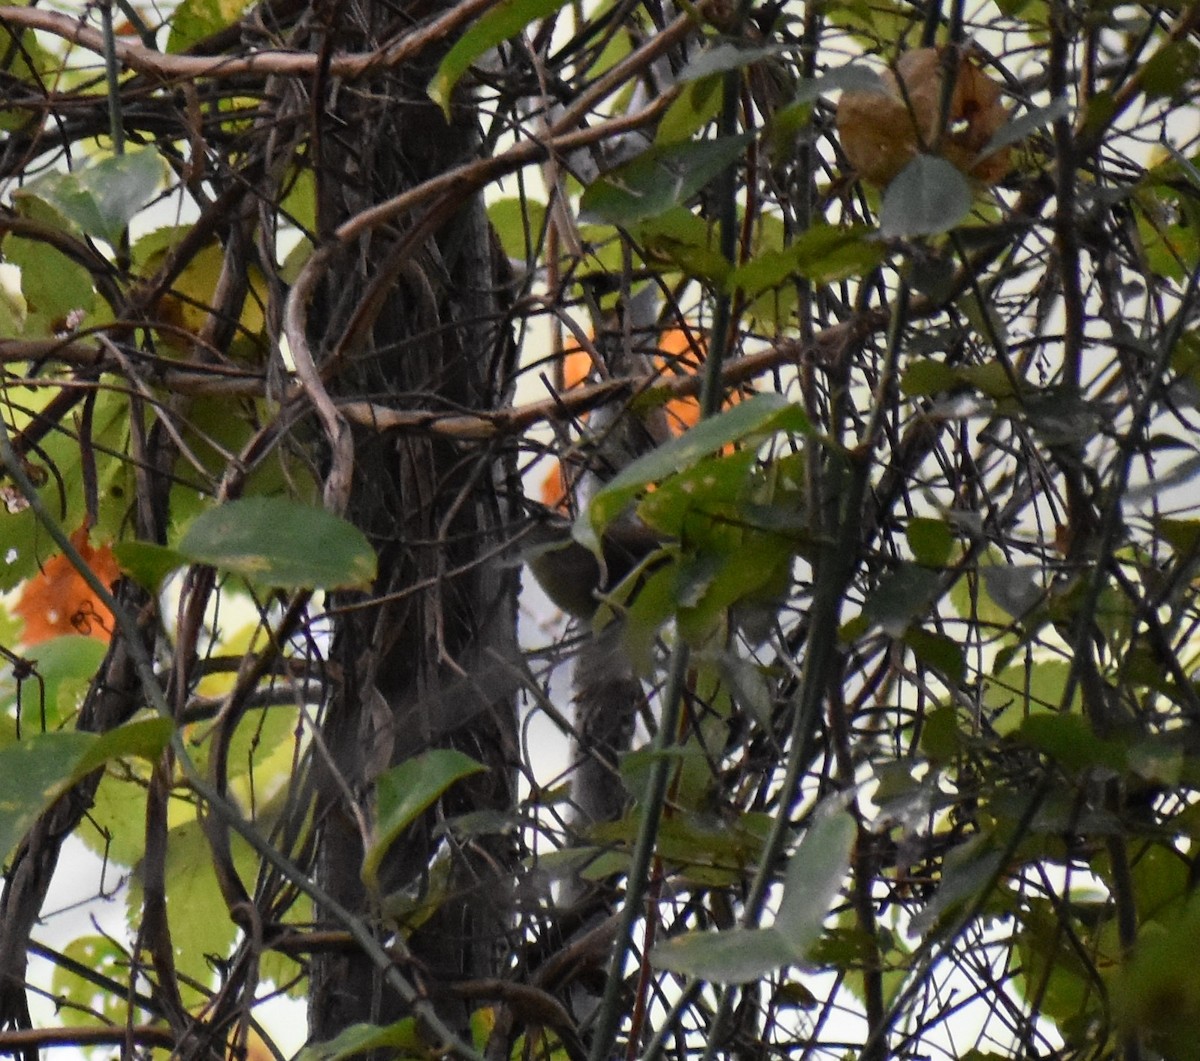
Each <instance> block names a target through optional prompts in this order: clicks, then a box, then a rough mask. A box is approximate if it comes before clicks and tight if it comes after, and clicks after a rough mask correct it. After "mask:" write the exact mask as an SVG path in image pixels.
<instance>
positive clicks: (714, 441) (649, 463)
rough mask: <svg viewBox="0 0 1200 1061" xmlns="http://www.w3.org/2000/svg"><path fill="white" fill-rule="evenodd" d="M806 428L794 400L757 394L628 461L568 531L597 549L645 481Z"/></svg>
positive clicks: (664, 476)
mask: <svg viewBox="0 0 1200 1061" xmlns="http://www.w3.org/2000/svg"><path fill="white" fill-rule="evenodd" d="M810 430H811V427H810V425H809V422H808V417H806V416H805V415H804V411H803V410H802V409H801V408H800V407H799V406H798V405H796V404H794V403H793V402H790V401H788V400H787V399H786V398H785V397H783V395H781V394H757V395H755V396H754V397H752V398H749V399H747V400H746V401H744V402H739V403H738V404H737V405H735V406H733V407H732V408H730V409H726V410H725V411H724V412H723V413H720V414H719V415H717V416H712V417H709V418H707V419H705V420H701V421H700V423H698V424H697V425H696V426H695V427H693V428H692V429H691V430H689V431H686V432H684V433H683V434H682V435H680V436H679V437H678V438H673V439H671V440H670V441H669V442H665V443H664V444H663V445H661V446H659V447H658V448H657V449H655V450H652V451H651V452H650V453H647V454H646V455H645V456H644V457H640V458H638V459H637V460H636V461H634V462H633V463H632V464H630V465H628V466H626V467H625V468H624V469H623V470H622V471H621V472H620V474H618V475H617V476H616V477H615V478H614V479H613V480H612V481H611V482H609V483H608V484H607V485H606V486H605V487H604V489H603V490H601V491H599V493H597V494H596V496H595V497H594V498H593V499H592V503H591V505H589V506H588V509H587V511H586V512H584V513H582V514H581V515H580V517H579V519H578V520H576V521H575V526H574V528H573V529H572V534H573V535H574V537H575V540H576V541H578V542H579V543H580V544H582V545H585V546H587V547H588V548H589V549H591V550H592V551H593V552H595V551H596V550H597V549H598V548H599V545H600V535H602V534H603V533H604V530H605V528H606V527H607V526H608V525H609V524H610V523H611V522H612V521H613V520H614V519H616V518H617V516H619V515H620V514H621V513H622V512H623V511H624V510H625V507H626V505H628V504H629V502H630V501H632V500H633V499H634V498H635V497H636V496H637V495H638V494H639V493H641V491H642V490H643V489H645V487H646V486H647V485H648V484H650V483H653V482H658V481H659V480H661V479H665V478H666V477H667V476H669V475H673V474H674V473H676V472H680V471H683V470H684V469H685V468H689V467H691V466H692V465H694V464H696V463H697V462H699V461H701V460H703V459H704V458H705V457H707V456H708V455H709V454H710V453H715V452H716V451H717V450H719V449H722V448H724V447H725V446H728V445H730V444H731V443H734V442H742V441H744V440H746V439H748V438H751V437H754V436H759V437H762V436H766V435H770V434H774V433H776V432H779V431H790V432H794V433H796V434H806V433H808V432H809V431H810Z"/></svg>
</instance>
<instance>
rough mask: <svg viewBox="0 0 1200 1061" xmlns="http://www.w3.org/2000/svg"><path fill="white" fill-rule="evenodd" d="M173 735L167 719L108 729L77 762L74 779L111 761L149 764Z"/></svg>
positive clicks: (142, 721) (152, 719)
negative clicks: (124, 760) (135, 761)
mask: <svg viewBox="0 0 1200 1061" xmlns="http://www.w3.org/2000/svg"><path fill="white" fill-rule="evenodd" d="M174 732H175V723H174V722H172V721H171V720H170V719H169V718H145V719H140V720H139V721H137V722H127V723H125V725H123V726H118V727H117V728H116V729H110V730H109V731H108V732H107V733H102V734H101V735H100V739H99V740H98V741H96V742H95V743H94V744H93V745H92V746H91V747H90V748H89V749H88V750H87V751H86V752H85V753H84V754H83V756H82V757H81V758H80V760H79V763H78V764H77V765H76V767H75V778H74V779H75V780H76V781H78V780H79V779H80V778H83V777H86V776H87V775H88V774H90V773H91V772H92V771H93V770H96V769H98V768H99V767H101V766H103V765H104V764H105V763H107V762H109V761H110V760H112V759H124V758H126V757H127V756H134V757H136V758H138V759H145V760H146V761H147V762H151V763H152V762H154V761H155V760H156V759H157V758H158V757H159V756H160V755H162V753H163V749H164V748H166V746H167V745H168V744H170V743H171V734H172V733H174Z"/></svg>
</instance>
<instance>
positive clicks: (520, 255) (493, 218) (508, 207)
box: [487, 198, 546, 261]
mask: <svg viewBox="0 0 1200 1061" xmlns="http://www.w3.org/2000/svg"><path fill="white" fill-rule="evenodd" d="M487 212H488V220H489V221H490V222H491V223H492V228H494V229H495V230H496V236H497V237H498V238H499V240H500V246H501V247H503V248H504V253H505V254H507V255H508V256H509V257H510V258H513V259H516V260H517V261H526V260H528V259H530V258H536V257H537V253H538V246H539V242H540V240H541V238H542V230H543V229H544V228H545V224H546V206H545V204H544V203H539V202H537V201H536V200H534V199H517V198H507V199H497V200H496V201H495V202H494V203H490V204H489V205H488V208H487Z"/></svg>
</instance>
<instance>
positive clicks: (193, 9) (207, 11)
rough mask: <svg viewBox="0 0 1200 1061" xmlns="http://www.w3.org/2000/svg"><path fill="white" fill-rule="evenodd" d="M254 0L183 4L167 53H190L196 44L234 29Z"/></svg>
mask: <svg viewBox="0 0 1200 1061" xmlns="http://www.w3.org/2000/svg"><path fill="white" fill-rule="evenodd" d="M252 2H253V0H182V3H180V5H179V6H178V7H177V8H176V9H175V13H174V14H173V15H172V16H171V34H170V36H169V37H168V38H167V51H168V52H171V53H172V54H173V55H178V54H179V53H180V52H186V51H187V50H188V49H189V48H190V47H191V46H192V45H193V44H195V43H197V42H198V41H202V40H203V39H204V38H205V37H209V36H211V35H212V34H214V33H216V32H218V31H219V30H223V29H225V28H226V27H227V26H232V25H233V23H234V22H236V21H237V19H238V16H239V15H241V13H242V12H243V11H245V10H246V8H247V7H249V6H250V4H251V3H252Z"/></svg>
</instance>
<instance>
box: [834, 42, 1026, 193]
mask: <svg viewBox="0 0 1200 1061" xmlns="http://www.w3.org/2000/svg"><path fill="white" fill-rule="evenodd" d="M944 57H945V51H944V49H942V48H916V49H914V50H912V51H908V52H905V53H904V54H903V55H902V56H900V59H899V60H898V61H897V63H896V69H895V71H891V70H888V71H886V72H885V73H884V74H883V76H882V78H881V80H882V81H883V83H884V85H885V86H886V88H887V90H888V91H887V93H882V92H844V93H843V94H842V98H841V101H840V102H839V103H838V109H837V130H838V137H839V138H840V140H841V143H842V150H843V151H845V153H846V158H847V159H848V160H849V161H850V164H851V165H852V166H853V167H854V168H855V169H856V170H857V171H858V172H859V173H860V174H861V175H862V176H863V177H864V178H865V179H866V180H869V181H870V182H871V183H872V184H878V185H880V186H886V185H887V184H890V183H891V181H892V180H893V179H894V178H895V177H896V175H897V174H898V173H899V172H900V171H901V170H902V169H904V167H905V166H907V165H908V163H909V162H911V161H912V159H913V158H914V157H915V156H916V154H917V152H918V151H921V150H928V149H929V148H930V146H931V145H932V144H933V143H934V142H935V141H936V140H937V136H938V131H939V130H938V125H939V118H940V110H941V98H942V74H943V61H944ZM901 84H903V86H904V87H903V90H902V89H901V87H900V86H901ZM1007 121H1008V113H1007V111H1006V110H1005V109H1004V106H1003V103H1002V102H1001V93H1000V86H999V85H998V84H997V83H996V82H995V81H993V80H992V78H990V77H989V76H988V75H987V74H985V73H984V72H983V71H982V70H980V69H979V67H978V66H976V65H975V63H974V61H973V60H972V59H971V58H970V57H969V56H968V55H967V54H966V53H960V57H959V61H958V72H957V74H956V76H955V81H954V93H953V96H952V97H951V100H950V113H949V115H948V125H947V129H946V131H945V134H944V135H943V136H942V139H941V143H940V145H939V147H940V152H939V153H940V154H941V155H942V157H943V158H945V159H946V160H947V161H948V162H950V163H951V164H952V165H954V166H955V167H956V168H957V169H959V170H961V171H962V172H963V173H965V174H967V175H968V176H970V177H974V178H975V179H976V180H978V181H981V182H982V183H984V184H989V185H990V184H995V183H996V182H997V181H999V180H1000V179H1002V178H1003V177H1004V175H1005V174H1006V173H1007V172H1008V170H1009V165H1010V151H1009V149H1008V148H1004V149H1002V150H1000V151H997V152H995V153H994V154H992V155H989V156H988V157H987V158H985V159H983V160H982V161H979V162H976V159H977V158H978V156H979V152H980V151H982V150H983V148H984V147H985V146H986V145H987V143H988V141H990V140H991V138H992V136H993V135H994V134H995V133H996V131H997V130H998V129H1000V127H1001V126H1003V125H1004V124H1005V123H1006V122H1007Z"/></svg>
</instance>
